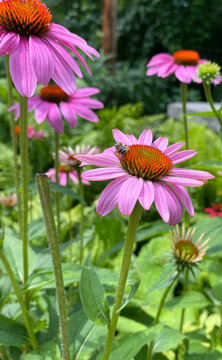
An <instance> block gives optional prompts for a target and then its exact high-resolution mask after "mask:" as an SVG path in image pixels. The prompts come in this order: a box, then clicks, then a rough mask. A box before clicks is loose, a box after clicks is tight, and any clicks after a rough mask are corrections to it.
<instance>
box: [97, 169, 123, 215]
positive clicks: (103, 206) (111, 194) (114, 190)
mask: <svg viewBox="0 0 222 360" xmlns="http://www.w3.org/2000/svg"><path fill="white" fill-rule="evenodd" d="M127 179H128V175H126V176H122V177H120V178H117V179H115V180H113V181H112V182H111V183H110V184H109V185H107V186H106V187H105V189H104V190H103V192H102V194H101V195H100V197H99V200H98V203H97V207H96V210H97V213H98V214H100V215H102V216H104V215H107V214H108V213H109V212H110V211H112V210H113V209H114V207H115V206H116V205H117V202H118V195H119V190H120V188H121V186H122V184H123V183H124V182H125V181H126V180H127Z"/></svg>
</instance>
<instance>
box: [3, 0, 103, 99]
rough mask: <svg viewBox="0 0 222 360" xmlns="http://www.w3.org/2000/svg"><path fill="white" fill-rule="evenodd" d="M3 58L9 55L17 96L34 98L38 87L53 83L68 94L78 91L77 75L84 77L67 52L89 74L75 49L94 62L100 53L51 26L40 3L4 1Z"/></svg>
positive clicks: (43, 6)
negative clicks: (38, 85)
mask: <svg viewBox="0 0 222 360" xmlns="http://www.w3.org/2000/svg"><path fill="white" fill-rule="evenodd" d="M0 40H1V43H0V56H3V55H6V54H9V66H10V73H11V76H12V80H13V82H14V85H15V87H16V89H17V90H18V92H19V93H20V94H21V95H22V96H24V97H31V96H32V95H33V94H34V92H35V88H36V83H37V81H38V83H39V84H43V85H47V84H48V82H49V80H50V79H53V80H54V81H55V83H56V84H58V85H59V86H60V87H61V88H62V89H63V90H64V91H65V92H66V93H67V94H72V93H73V91H74V90H75V88H76V82H75V75H74V73H75V74H76V75H77V76H79V77H83V76H82V73H81V70H80V68H79V66H78V64H77V62H76V61H75V60H74V59H73V58H72V56H71V55H70V54H69V52H68V51H67V50H66V49H65V48H64V46H65V47H66V48H68V49H69V50H71V52H72V53H73V54H74V55H75V56H76V58H77V59H78V60H79V61H80V63H81V64H82V65H83V67H85V68H86V69H87V71H88V72H89V73H90V69H89V67H88V65H87V63H86V61H85V60H84V58H83V57H82V55H80V54H79V52H78V51H77V49H76V48H78V49H80V50H82V52H83V53H85V54H86V55H87V56H88V57H90V58H91V59H92V56H91V54H93V55H95V56H97V57H99V54H98V52H97V51H96V50H95V49H93V48H92V47H91V46H89V45H88V44H87V42H86V41H85V40H84V39H82V38H81V37H79V36H78V35H76V34H73V33H71V32H70V31H68V30H67V29H66V28H64V27H63V26H61V25H58V24H54V23H53V22H52V16H51V13H50V11H49V10H48V9H47V7H46V6H45V4H44V3H42V1H41V0H2V1H1V2H0Z"/></svg>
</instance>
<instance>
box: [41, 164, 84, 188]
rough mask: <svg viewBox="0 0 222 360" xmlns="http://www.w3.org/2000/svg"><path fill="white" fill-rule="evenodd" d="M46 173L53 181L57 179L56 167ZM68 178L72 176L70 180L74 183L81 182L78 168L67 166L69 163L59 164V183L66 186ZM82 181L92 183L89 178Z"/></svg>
mask: <svg viewBox="0 0 222 360" xmlns="http://www.w3.org/2000/svg"><path fill="white" fill-rule="evenodd" d="M46 175H47V176H48V177H49V178H50V179H51V181H53V182H55V181H56V169H54V168H52V169H49V170H48V171H47V172H46ZM68 178H70V180H71V181H72V182H73V183H74V184H78V183H79V179H78V174H77V171H76V170H73V168H72V167H70V166H67V165H60V166H59V183H60V185H62V186H66V184H67V180H68ZM82 182H83V184H85V185H90V182H89V181H88V180H83V181H82Z"/></svg>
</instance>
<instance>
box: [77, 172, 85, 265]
mask: <svg viewBox="0 0 222 360" xmlns="http://www.w3.org/2000/svg"><path fill="white" fill-rule="evenodd" d="M77 174H78V180H79V195H80V196H81V198H82V200H83V199H84V187H83V183H82V179H81V169H80V168H78V169H77ZM83 251H84V204H83V202H82V201H81V202H80V254H79V262H80V264H82V262H83Z"/></svg>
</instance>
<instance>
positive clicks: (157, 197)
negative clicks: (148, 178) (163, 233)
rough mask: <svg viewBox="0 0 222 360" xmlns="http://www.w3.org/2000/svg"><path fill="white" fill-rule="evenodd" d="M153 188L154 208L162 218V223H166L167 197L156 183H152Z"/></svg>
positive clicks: (167, 212)
mask: <svg viewBox="0 0 222 360" xmlns="http://www.w3.org/2000/svg"><path fill="white" fill-rule="evenodd" d="M153 188H154V202H155V205H156V208H157V210H158V212H159V214H160V216H161V217H162V219H163V221H165V222H168V221H169V218H170V213H169V209H168V204H167V197H166V194H165V191H164V188H163V187H162V186H161V185H160V184H158V183H153Z"/></svg>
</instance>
